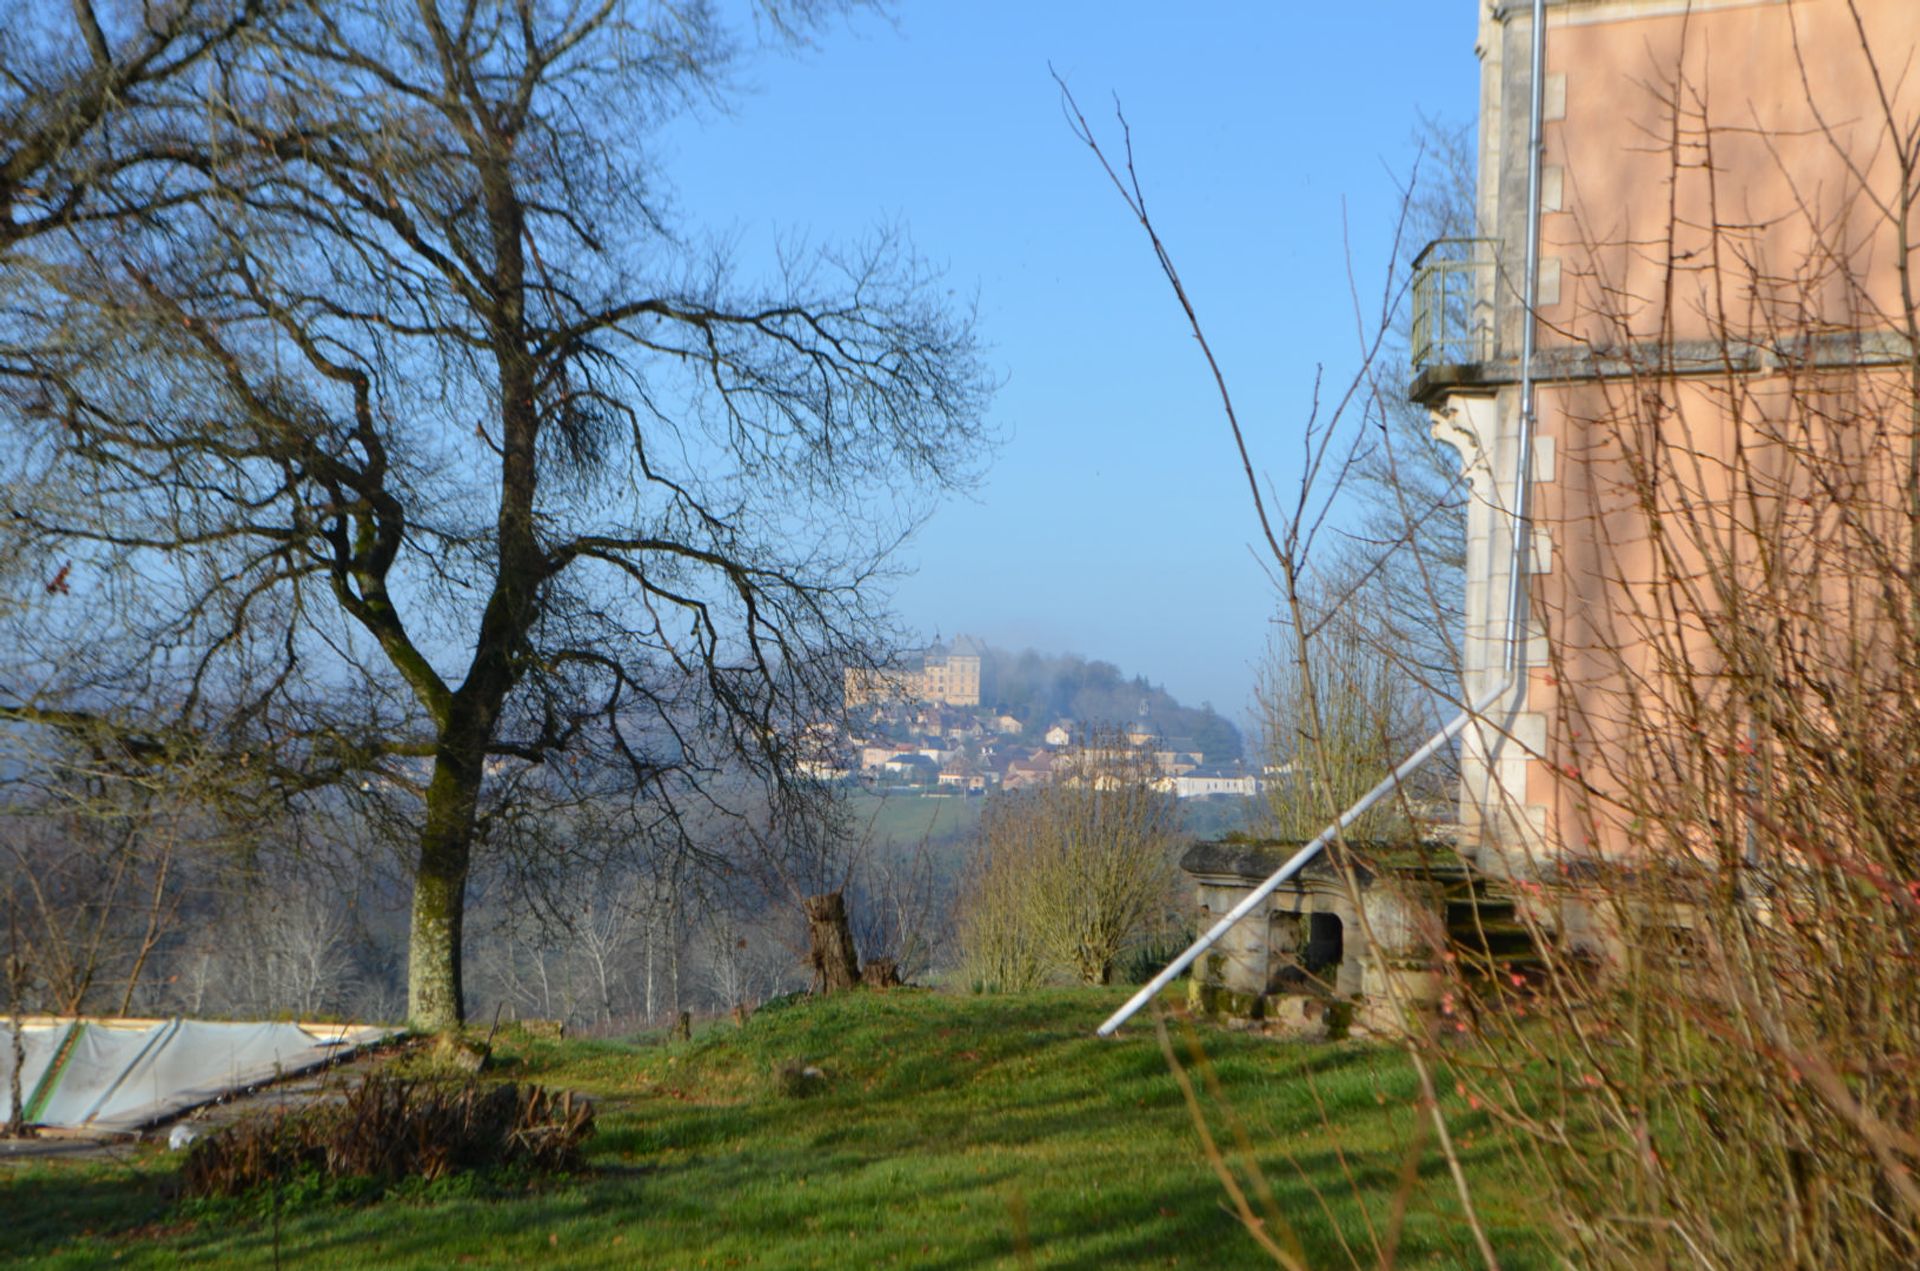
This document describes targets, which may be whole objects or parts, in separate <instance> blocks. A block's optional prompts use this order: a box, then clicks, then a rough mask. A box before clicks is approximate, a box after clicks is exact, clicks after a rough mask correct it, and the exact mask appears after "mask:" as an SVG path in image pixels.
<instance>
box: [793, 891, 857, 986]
mask: <svg viewBox="0 0 1920 1271" xmlns="http://www.w3.org/2000/svg"><path fill="white" fill-rule="evenodd" d="M801 903H802V906H803V907H804V908H805V909H806V912H807V960H808V961H809V962H811V963H812V964H813V990H814V992H816V993H819V992H822V991H824V992H827V993H844V992H846V991H847V990H848V989H850V988H853V987H854V986H855V985H857V984H859V983H860V959H859V957H858V955H857V954H856V953H855V952H854V948H853V931H852V929H851V928H850V927H849V926H848V925H847V901H846V898H845V897H844V896H842V895H841V894H840V893H839V892H837V891H830V892H828V893H826V894H825V895H824V896H808V897H807V898H806V900H805V901H803V902H801Z"/></svg>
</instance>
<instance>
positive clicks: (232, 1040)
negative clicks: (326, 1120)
mask: <svg viewBox="0 0 1920 1271" xmlns="http://www.w3.org/2000/svg"><path fill="white" fill-rule="evenodd" d="M69 1028H70V1029H71V1039H70V1040H68V1031H69ZM22 1031H23V1035H24V1037H25V1038H26V1042H27V1054H28V1060H27V1064H26V1067H25V1069H23V1073H24V1074H25V1078H26V1080H25V1081H23V1094H25V1095H26V1096H27V1097H28V1098H30V1099H32V1103H31V1104H30V1105H29V1106H28V1109H27V1118H28V1120H30V1121H33V1122H34V1123H35V1124H38V1125H50V1126H65V1127H69V1128H73V1129H93V1130H103V1131H129V1130H139V1129H144V1128H146V1127H147V1126H150V1125H154V1124H157V1123H158V1122H161V1121H165V1120H167V1119H169V1118H170V1117H174V1116H177V1115H179V1114H180V1113H183V1112H186V1111H187V1110H189V1109H191V1108H196V1107H199V1106H200V1105H201V1104H204V1103H211V1102H212V1101H214V1100H216V1099H218V1098H220V1097H222V1096H223V1095H227V1094H231V1093H233V1092H235V1091H240V1090H247V1089H250V1088H252V1087H254V1086H259V1085H264V1084H266V1083H268V1082H271V1081H274V1080H277V1079H279V1078H281V1077H289V1076H293V1075H294V1074H296V1073H300V1072H305V1071H307V1070H308V1069H311V1068H316V1067H318V1066H320V1065H321V1064H324V1063H327V1062H328V1061H329V1060H332V1059H334V1058H336V1057H338V1056H340V1055H344V1054H346V1053H347V1052H349V1051H351V1050H354V1049H355V1048H357V1047H360V1046H364V1045H367V1044H369V1043H371V1042H375V1041H378V1040H380V1039H381V1038H383V1037H388V1036H391V1035H392V1030H390V1029H382V1028H364V1027H362V1028H356V1027H341V1026H337V1025H314V1024H286V1023H277V1024H276V1023H208V1022H205V1021H201V1020H184V1019H170V1020H141V1021H116V1020H78V1021H68V1020H48V1021H43V1022H36V1023H35V1024H26V1025H25V1026H24V1028H23V1030H22ZM63 1040H66V1041H67V1044H66V1046H65V1049H64V1053H62V1054H58V1057H57V1060H56V1062H55V1066H54V1068H53V1070H52V1073H51V1075H50V1076H47V1075H46V1073H47V1064H48V1060H49V1057H50V1056H54V1055H55V1054H56V1052H58V1051H59V1048H60V1043H61V1042H62V1041H63ZM11 1042H12V1029H11V1026H10V1025H0V1044H4V1046H5V1047H6V1048H7V1049H8V1051H9V1057H8V1059H7V1060H6V1062H7V1063H8V1064H9V1065H11V1063H12V1059H11ZM36 1064H37V1068H36ZM3 1075H4V1074H0V1076H3ZM36 1087H37V1097H36ZM3 1090H4V1087H0V1091H3ZM0 1097H4V1095H3V1094H0Z"/></svg>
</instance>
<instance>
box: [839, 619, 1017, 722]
mask: <svg viewBox="0 0 1920 1271" xmlns="http://www.w3.org/2000/svg"><path fill="white" fill-rule="evenodd" d="M983 652H985V650H984V649H983V648H982V647H981V645H980V642H979V641H977V640H975V639H973V638H972V637H971V636H957V637H955V639H954V641H953V643H952V644H951V645H944V644H938V643H936V644H931V645H928V646H927V647H926V648H924V649H921V650H919V651H918V652H916V653H910V654H907V655H905V656H904V657H902V658H901V660H900V662H899V663H898V664H896V665H894V666H883V667H871V668H869V667H854V666H850V667H848V668H847V669H846V673H845V675H846V679H845V684H846V689H845V691H846V699H847V709H848V710H853V709H854V708H856V707H860V706H876V705H884V704H887V703H901V704H908V703H918V704H924V705H928V706H978V705H979V704H980V655H981V654H982V653H983Z"/></svg>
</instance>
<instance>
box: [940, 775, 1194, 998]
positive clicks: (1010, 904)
mask: <svg viewBox="0 0 1920 1271" xmlns="http://www.w3.org/2000/svg"><path fill="white" fill-rule="evenodd" d="M1067 760H1068V761H1067V762H1066V763H1065V764H1064V765H1063V766H1064V768H1065V771H1064V772H1062V773H1061V774H1060V775H1059V776H1057V777H1056V778H1055V780H1054V781H1053V782H1052V783H1050V784H1048V785H1045V786H1042V787H1040V788H1038V789H1034V790H1026V791H1017V792H1013V793H1009V794H1002V795H996V796H994V798H993V800H992V802H991V803H989V805H988V807H987V810H986V813H985V815H984V816H983V817H982V819H981V827H980V845H979V849H978V852H977V854H976V856H975V858H974V861H973V864H972V867H971V869H970V872H969V875H968V878H967V880H966V882H965V883H964V884H963V890H962V896H961V909H960V919H959V931H960V945H961V974H962V976H963V978H965V979H966V980H967V981H969V982H971V983H975V984H979V985H981V986H982V987H991V988H995V989H1001V990H1009V991H1011V990H1016V989H1022V988H1030V987H1033V986H1034V985H1036V984H1039V983H1042V982H1044V981H1045V980H1047V979H1050V978H1055V977H1061V978H1066V979H1070V980H1073V981H1075V982H1078V983H1081V984H1109V983H1112V982H1113V978H1114V973H1115V971H1116V969H1117V968H1118V965H1119V961H1120V957H1121V955H1122V954H1123V953H1124V952H1125V951H1126V950H1127V949H1128V948H1129V947H1131V946H1132V945H1133V944H1134V943H1136V942H1137V941H1139V940H1141V939H1142V938H1144V937H1146V936H1149V935H1150V934H1152V933H1153V932H1155V931H1156V930H1157V929H1159V928H1160V927H1162V926H1164V925H1165V924H1166V922H1167V921H1168V918H1169V914H1170V911H1171V909H1172V900H1173V888H1174V859H1173V858H1174V851H1175V847H1176V844H1177V843H1178V842H1179V834H1180V817H1179V809H1178V805H1177V804H1176V802H1175V800H1174V798H1173V796H1172V795H1171V794H1169V793H1167V792H1165V791H1164V790H1163V789H1161V788H1160V785H1161V783H1160V781H1159V778H1158V774H1157V772H1156V771H1155V769H1154V768H1153V766H1152V761H1151V757H1150V756H1147V755H1143V754H1141V753H1139V752H1138V751H1136V750H1134V749H1133V748H1132V747H1130V746H1129V745H1128V744H1127V743H1126V741H1125V740H1124V739H1121V738H1119V737H1105V738H1101V737H1096V738H1094V739H1092V740H1091V741H1090V742H1089V743H1088V744H1087V745H1086V746H1084V747H1083V748H1081V749H1080V750H1078V751H1076V752H1073V753H1072V754H1071V755H1070V756H1068V757H1067Z"/></svg>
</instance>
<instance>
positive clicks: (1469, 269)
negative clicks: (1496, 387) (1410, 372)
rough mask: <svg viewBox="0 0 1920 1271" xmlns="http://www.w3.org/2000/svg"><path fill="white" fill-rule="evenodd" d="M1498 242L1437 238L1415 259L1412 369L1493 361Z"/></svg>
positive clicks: (1498, 260) (1416, 371) (1419, 369)
mask: <svg viewBox="0 0 1920 1271" xmlns="http://www.w3.org/2000/svg"><path fill="white" fill-rule="evenodd" d="M1499 271H1500V241H1499V240H1498V239H1494V238H1437V239H1435V240H1434V241H1433V242H1431V243H1428V244H1427V245H1426V246H1425V247H1424V248H1422V249H1421V250H1420V254H1419V255H1418V256H1416V257H1414V260H1413V369H1414V371H1415V373H1416V374H1417V373H1418V372H1420V371H1424V370H1426V369H1427V368H1428V367H1431V366H1449V365H1451V366H1458V365H1462V364H1467V363H1474V362H1486V361H1491V360H1492V359H1493V357H1494V355H1495V352H1496V348H1497V344H1498V340H1497V331H1498V328H1497V326H1496V324H1495V322H1494V302H1495V299H1496V296H1497V292H1498V281H1499Z"/></svg>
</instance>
